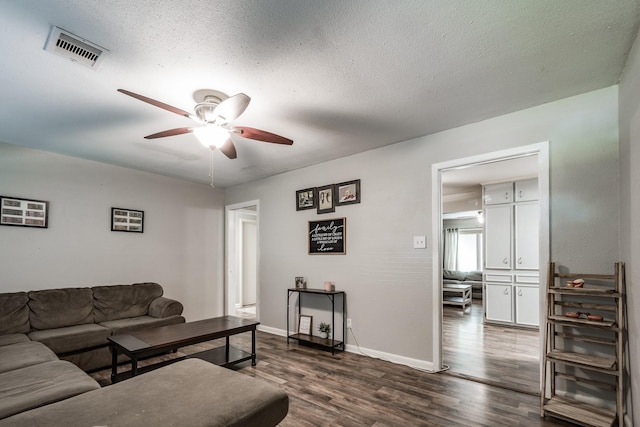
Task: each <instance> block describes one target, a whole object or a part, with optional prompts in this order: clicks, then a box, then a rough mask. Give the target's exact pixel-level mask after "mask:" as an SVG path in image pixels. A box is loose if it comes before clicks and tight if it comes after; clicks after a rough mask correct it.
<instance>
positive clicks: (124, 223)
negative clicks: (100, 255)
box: [111, 208, 144, 233]
mask: <svg viewBox="0 0 640 427" xmlns="http://www.w3.org/2000/svg"><path fill="white" fill-rule="evenodd" d="M111 231H128V232H131V233H142V232H143V231H144V211H134V210H131V209H122V208H111Z"/></svg>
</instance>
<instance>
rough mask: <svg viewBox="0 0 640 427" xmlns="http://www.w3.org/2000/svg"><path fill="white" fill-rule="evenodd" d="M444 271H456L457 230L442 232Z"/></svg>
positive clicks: (447, 229)
mask: <svg viewBox="0 0 640 427" xmlns="http://www.w3.org/2000/svg"><path fill="white" fill-rule="evenodd" d="M443 268H444V269H445V270H453V271H457V270H458V229H457V228H446V229H445V230H444V265H443Z"/></svg>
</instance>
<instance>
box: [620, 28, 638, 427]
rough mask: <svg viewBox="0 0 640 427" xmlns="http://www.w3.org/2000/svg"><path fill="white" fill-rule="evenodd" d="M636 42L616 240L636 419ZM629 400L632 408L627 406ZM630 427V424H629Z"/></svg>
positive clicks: (625, 99) (623, 117) (625, 91)
mask: <svg viewBox="0 0 640 427" xmlns="http://www.w3.org/2000/svg"><path fill="white" fill-rule="evenodd" d="M639 144H640V41H638V40H637V39H636V42H635V44H634V45H633V48H632V50H631V53H630V54H629V58H628V59H627V64H626V66H625V69H624V73H623V76H622V80H621V82H620V159H621V161H620V213H621V215H620V229H621V231H620V236H621V239H620V240H621V248H622V255H623V260H624V261H625V262H626V265H625V267H626V278H627V313H628V318H629V319H628V323H629V329H628V335H629V343H628V346H629V354H631V355H633V357H630V358H629V359H630V360H629V362H630V363H629V365H628V366H629V369H630V372H631V381H630V382H631V384H630V385H629V387H630V389H631V390H634V393H633V396H629V397H628V399H627V402H628V404H627V407H628V408H629V410H630V409H631V408H632V407H633V408H636V409H637V410H636V414H635V417H636V418H638V417H640V414H638V411H640V409H639V408H640V359H639V358H638V355H639V354H640V336H638V335H639V334H640V288H639V287H638V286H639V285H638V284H637V283H635V281H636V280H637V279H640V218H639V217H638V212H640V192H638V185H639V184H640V170H638V165H640V147H639V146H638V145H639ZM631 398H633V405H631V404H630V403H631ZM629 425H631V424H629Z"/></svg>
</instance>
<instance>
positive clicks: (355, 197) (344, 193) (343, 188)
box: [336, 179, 360, 206]
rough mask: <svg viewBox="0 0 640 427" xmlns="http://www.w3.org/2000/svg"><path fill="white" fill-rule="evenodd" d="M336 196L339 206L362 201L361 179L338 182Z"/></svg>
mask: <svg viewBox="0 0 640 427" xmlns="http://www.w3.org/2000/svg"><path fill="white" fill-rule="evenodd" d="M336 197H337V199H338V200H337V201H336V204H337V205H338V206H342V205H351V204H353V203H360V180H359V179H356V180H354V181H347V182H341V183H340V184H336Z"/></svg>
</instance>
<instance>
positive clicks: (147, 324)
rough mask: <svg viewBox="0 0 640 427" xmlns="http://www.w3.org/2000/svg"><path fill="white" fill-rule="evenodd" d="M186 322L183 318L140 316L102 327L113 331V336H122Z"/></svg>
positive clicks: (115, 321)
mask: <svg viewBox="0 0 640 427" xmlns="http://www.w3.org/2000/svg"><path fill="white" fill-rule="evenodd" d="M184 322H185V319H184V317H182V316H170V317H162V318H157V317H151V316H140V317H133V318H129V319H118V320H110V321H108V322H102V323H100V326H104V327H105V328H109V329H111V332H112V335H122V334H128V333H129V332H132V331H139V330H142V329H149V328H157V327H159V326H167V325H175V324H176V323H184Z"/></svg>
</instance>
